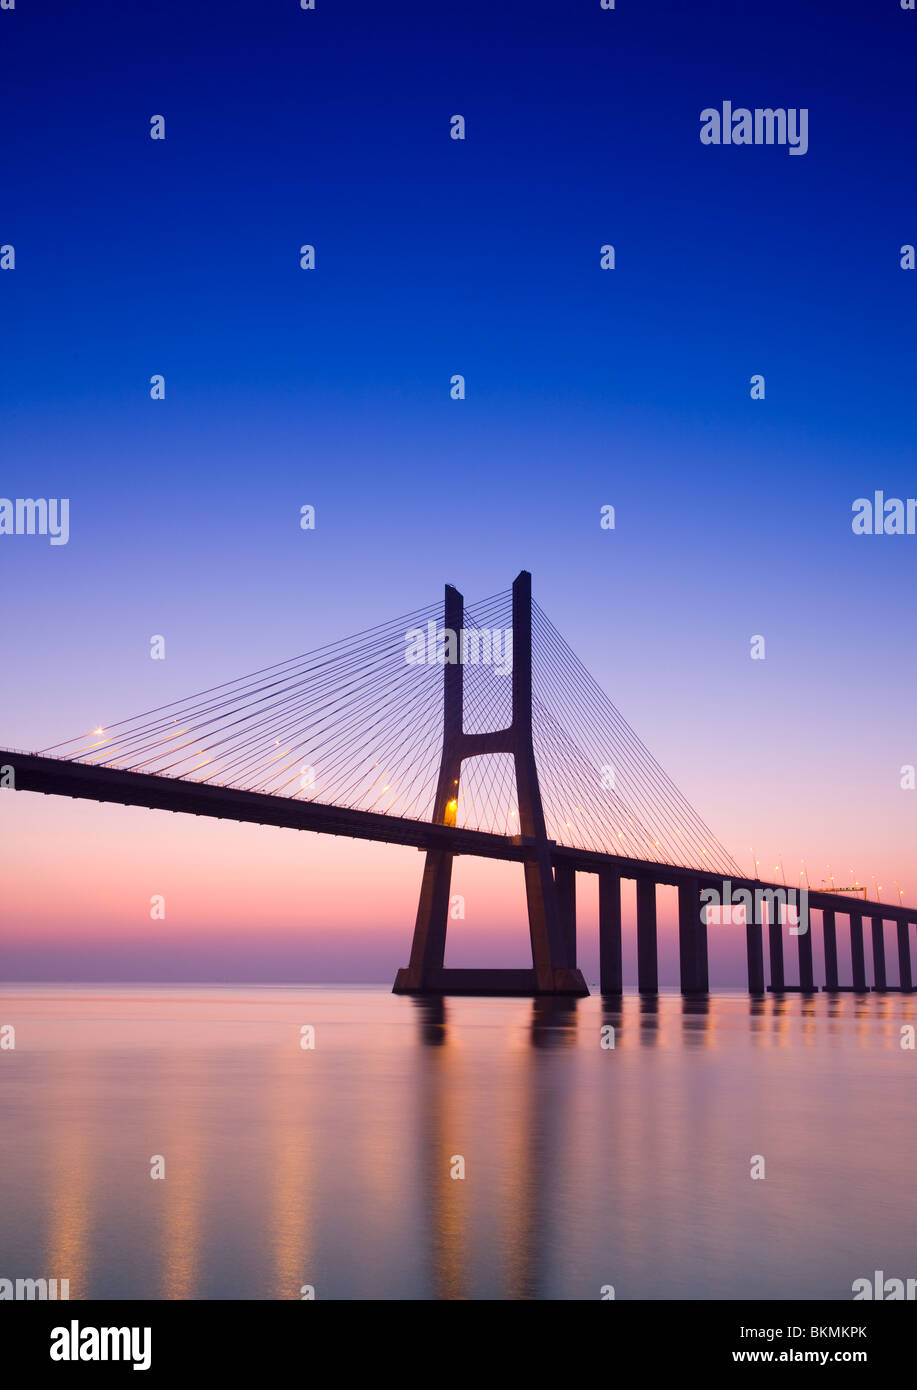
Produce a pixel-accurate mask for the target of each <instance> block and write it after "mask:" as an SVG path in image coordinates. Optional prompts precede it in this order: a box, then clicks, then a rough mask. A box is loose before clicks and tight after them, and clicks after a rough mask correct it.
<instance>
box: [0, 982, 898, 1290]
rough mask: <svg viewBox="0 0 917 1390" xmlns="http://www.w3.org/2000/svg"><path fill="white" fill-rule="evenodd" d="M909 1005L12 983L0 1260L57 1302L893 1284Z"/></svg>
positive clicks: (1, 1084)
mask: <svg viewBox="0 0 917 1390" xmlns="http://www.w3.org/2000/svg"><path fill="white" fill-rule="evenodd" d="M909 1021H917V1004H915V1002H914V1001H912V1000H911V999H910V998H908V997H895V996H888V997H886V998H885V999H880V998H878V997H876V998H871V999H866V1000H859V1001H857V1000H855V999H854V998H853V997H852V996H849V995H848V996H841V997H839V998H836V999H834V1000H828V999H827V998H825V997H824V996H822V997H821V998H819V999H818V1000H817V1001H814V1002H804V1001H803V1000H801V999H800V998H798V997H797V998H789V999H787V1000H786V1001H785V1002H779V1001H774V1000H768V1001H766V1002H765V1003H763V1004H752V1003H750V1001H748V1000H747V999H744V998H740V997H728V996H722V997H715V998H713V999H712V1000H711V1001H710V1002H709V1004H708V1005H706V1006H703V1005H700V1004H697V1003H693V1004H684V1003H683V1002H682V1000H681V999H680V998H678V997H677V996H672V997H666V996H663V997H662V998H660V1000H659V1001H658V1004H655V1005H649V1006H648V1005H642V1004H641V1002H640V1001H639V1000H638V999H636V998H627V999H625V1000H624V1004H623V1009H615V1010H610V1009H607V1008H603V1004H602V1001H601V1000H600V999H597V998H591V999H588V1000H584V1001H580V1002H578V1003H576V1004H572V1005H569V1006H560V1007H558V1006H548V1005H540V1004H538V1005H536V1004H533V1003H532V1001H529V1000H460V999H456V1000H449V1001H446V1003H445V1004H444V1005H440V1006H431V1005H429V1004H425V1005H421V1004H419V1003H418V1002H416V1001H413V1000H409V999H403V998H395V997H394V996H392V995H391V994H390V993H389V992H388V990H387V989H383V988H375V987H366V988H296V989H288V988H250V987H244V988H235V987H233V988H201V987H188V988H177V987H174V986H168V987H162V988H159V987H152V986H114V987H112V986H98V987H96V986H50V985H41V986H19V987H9V988H7V989H6V990H5V991H4V994H3V996H2V999H0V1024H6V1023H12V1024H13V1025H14V1026H15V1029H16V1048H15V1050H14V1051H9V1050H7V1051H0V1114H2V1128H0V1277H5V1278H16V1277H42V1276H44V1277H58V1278H65V1277H66V1278H69V1279H70V1281H71V1297H74V1298H83V1297H85V1298H124V1297H129V1298H156V1299H158V1298H211V1299H212V1298H261V1299H264V1298H270V1299H282V1298H293V1299H295V1298H299V1297H300V1288H301V1286H303V1285H306V1284H311V1285H313V1286H314V1288H315V1292H316V1297H318V1298H353V1299H359V1298H492V1299H518V1298H577V1299H579V1298H585V1299H596V1298H598V1297H599V1292H600V1288H601V1286H602V1285H604V1284H612V1285H614V1287H615V1290H616V1296H617V1297H618V1298H620V1299H626V1298H730V1297H732V1298H736V1297H752V1298H768V1299H780V1298H821V1297H826V1298H838V1299H845V1298H846V1299H849V1298H850V1296H851V1287H850V1286H851V1283H852V1281H853V1280H854V1279H855V1278H857V1277H859V1276H861V1275H871V1274H872V1272H873V1271H874V1270H876V1269H881V1270H884V1271H885V1272H886V1274H889V1275H895V1276H898V1277H908V1276H914V1275H917V1240H915V1236H917V1216H915V1199H914V1196H913V1176H912V1174H913V1163H914V1153H915V1144H917V1106H915V1100H917V1052H914V1051H905V1050H902V1048H901V1045H900V1036H901V1033H900V1030H901V1025H902V1023H906V1022H909ZM607 1023H610V1024H612V1025H613V1027H614V1029H615V1044H616V1045H615V1047H614V1050H610V1049H603V1048H602V1047H601V1045H600V1043H601V1037H602V1026H603V1024H607ZM303 1025H311V1026H312V1027H313V1028H314V1029H315V1048H314V1050H304V1049H303V1048H302V1047H301V1046H300V1040H301V1028H302V1026H303ZM755 1154H760V1155H763V1156H764V1159H765V1163H766V1178H765V1180H764V1181H752V1180H751V1178H750V1176H749V1174H750V1165H751V1158H752V1155H755ZM154 1155H161V1156H162V1157H163V1159H164V1160H165V1174H166V1175H165V1179H164V1180H158V1181H154V1180H152V1179H151V1177H150V1165H151V1159H152V1158H153V1156H154ZM456 1155H460V1156H461V1157H462V1158H463V1159H464V1163H465V1177H464V1179H454V1178H452V1177H451V1176H450V1168H451V1167H452V1166H453V1160H454V1157H455V1156H456Z"/></svg>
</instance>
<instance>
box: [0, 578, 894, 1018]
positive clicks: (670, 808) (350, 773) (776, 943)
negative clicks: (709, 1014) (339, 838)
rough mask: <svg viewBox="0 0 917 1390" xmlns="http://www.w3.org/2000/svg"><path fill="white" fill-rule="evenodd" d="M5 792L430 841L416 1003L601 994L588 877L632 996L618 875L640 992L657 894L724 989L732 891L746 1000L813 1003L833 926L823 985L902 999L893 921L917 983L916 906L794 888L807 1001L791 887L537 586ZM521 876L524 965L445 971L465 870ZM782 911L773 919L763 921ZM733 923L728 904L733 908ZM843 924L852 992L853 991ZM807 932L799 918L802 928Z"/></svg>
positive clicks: (331, 657)
mask: <svg viewBox="0 0 917 1390" xmlns="http://www.w3.org/2000/svg"><path fill="white" fill-rule="evenodd" d="M0 768H7V769H11V773H8V774H7V777H6V779H5V780H6V781H7V782H9V783H10V784H11V785H13V786H14V787H15V789H16V790H19V791H32V792H41V793H45V794H54V795H62V796H70V797H82V798H87V799H91V800H96V801H112V802H118V803H121V804H124V805H136V806H146V807H149V808H152V809H163V810H170V811H175V812H187V813H191V814H195V815H207V816H215V817H220V818H224V819H233V820H239V821H250V822H257V823H261V824H266V825H277V826H286V827H290V828H294V829H301V830H312V831H316V832H318V833H322V834H332V835H346V836H351V837H353V838H357V839H368V840H377V841H383V842H385V843H390V844H401V845H413V846H416V847H417V848H419V849H423V850H425V851H426V861H425V865H424V870H423V878H422V883H421V889H420V900H419V905H418V911H417V919H416V923H415V928H414V938H413V944H412V950H411V957H410V963H409V965H408V966H407V967H406V969H404V970H401V971H399V972H398V978H397V980H396V982H395V989H396V990H397V991H399V992H404V993H427V992H430V993H485V994H486V993H490V994H494V993H513V994H574V995H575V994H586V993H588V990H587V988H586V984H585V981H584V980H583V977H582V974H581V972H580V971H579V969H578V968H577V964H576V888H575V885H576V874H577V872H585V873H595V874H597V875H598V878H599V926H600V948H601V987H602V990H603V992H607V993H618V992H620V991H621V988H622V973H623V972H622V950H621V879H622V878H631V879H634V880H635V881H636V892H637V955H638V961H637V964H638V988H639V989H640V990H641V992H643V993H650V994H651V993H655V992H656V991H657V989H658V963H657V940H656V938H657V922H656V889H657V886H658V885H659V884H668V885H674V886H675V887H676V888H677V890H678V920H679V949H680V970H681V987H682V990H683V991H684V992H685V993H686V994H702V993H705V992H706V991H707V989H708V987H709V972H708V939H707V938H708V930H707V919H706V909H705V908H703V907H702V902H709V901H710V899H711V894H710V893H709V892H708V890H713V891H714V892H715V893H716V894H717V895H720V894H722V893H725V894H726V896H725V897H724V898H723V901H724V902H730V901H731V899H730V898H729V893H732V894H733V895H734V896H735V897H736V898H738V899H741V898H742V895H747V896H746V899H745V900H746V901H747V902H748V903H749V904H750V905H751V904H754V910H745V911H744V915H743V913H742V912H740V914H739V918H740V920H741V921H742V922H743V923H744V929H745V935H746V948H747V960H748V985H749V990H750V991H751V992H752V993H761V992H763V991H764V989H765V972H764V932H765V929H766V931H767V938H768V958H769V967H770V969H769V981H770V983H769V986H768V988H770V989H771V990H773V991H774V992H777V993H781V992H783V991H784V990H786V989H789V988H796V989H799V990H802V991H803V992H808V991H811V990H813V989H815V988H816V985H815V979H814V964H813V953H812V933H811V930H810V929H809V923H810V918H809V912H810V910H811V909H813V908H814V909H815V910H817V911H821V913H822V935H823V942H824V964H825V972H824V973H825V986H824V987H825V988H826V989H829V990H834V989H845V988H846V989H853V990H857V991H865V990H866V989H867V983H866V966H865V949H864V940H863V919H864V917H869V918H870V919H871V924H872V956H873V982H874V983H873V986H872V988H874V989H877V990H884V989H887V988H890V986H888V983H887V971H886V961H885V937H884V922H885V921H886V920H890V921H893V922H894V923H895V924H896V926H897V947H898V969H899V981H900V984H899V985H898V986H895V987H894V988H900V989H901V990H903V991H910V990H911V988H912V977H911V956H910V923H912V922H915V921H917V909H908V908H904V907H901V906H892V905H889V904H883V903H870V902H865V901H860V900H859V899H857V900H855V901H850V900H848V899H841V898H839V897H838V895H836V894H831V893H818V892H811V893H808V894H804V893H803V894H799V895H798V901H797V900H796V896H795V894H794V891H793V890H791V892H790V900H791V901H790V909H791V911H794V912H795V914H796V916H795V922H794V925H793V926H792V927H791V928H790V931H791V933H792V934H794V935H795V936H796V940H797V943H798V953H799V985H798V986H789V985H787V983H786V979H785V970H784V933H785V930H786V923H785V922H784V923H781V921H780V912H781V906H782V905H785V900H786V890H785V887H783V886H782V885H776V884H767V883H763V882H761V881H759V880H757V879H748V878H747V877H746V876H744V875H743V874H742V872H741V870H740V868H739V866H738V865H737V864H736V863H735V861H734V860H733V859H732V858H731V856H730V855H729V853H728V852H727V851H726V850H725V849H724V848H723V846H722V845H721V844H720V842H719V841H718V840H717V838H716V837H715V835H714V834H713V832H712V831H711V830H710V829H709V827H708V826H707V825H706V824H705V823H704V822H703V820H702V819H701V818H700V817H699V816H698V815H697V813H696V812H695V811H694V810H693V808H692V807H691V805H690V804H689V803H688V801H687V800H686V799H685V797H684V796H683V795H682V794H681V792H680V791H679V790H678V789H677V787H675V785H674V784H673V783H672V781H671V779H670V778H669V777H668V776H667V775H666V773H665V772H664V770H663V769H662V768H661V767H660V765H659V764H658V763H657V762H656V760H655V759H654V758H653V757H652V755H651V754H650V753H649V751H648V750H647V748H646V747H645V746H644V745H643V743H641V741H640V739H639V738H638V737H637V736H636V734H635V733H634V731H633V730H632V729H631V728H630V726H629V725H628V724H627V723H626V721H625V720H624V719H623V718H622V716H621V715H620V713H619V712H618V710H617V709H616V708H615V706H614V705H613V704H612V703H611V701H610V700H609V699H608V698H607V696H606V695H605V694H604V692H603V691H602V690H601V689H600V688H599V687H598V685H597V684H596V683H595V681H594V680H593V679H592V678H591V676H590V675H589V673H588V672H587V671H586V669H585V667H584V666H583V665H582V663H581V662H580V661H579V660H578V658H577V657H576V655H575V654H574V652H573V651H572V650H571V648H570V647H569V646H568V644H567V643H566V642H565V641H564V639H563V637H562V636H561V634H560V633H559V632H558V631H557V629H556V628H555V627H554V626H553V624H552V623H551V622H550V620H549V619H548V617H547V616H546V614H545V613H544V612H543V611H542V610H541V608H540V607H539V606H538V605H537V604H536V603H534V602H533V600H532V594H531V576H530V575H529V574H528V573H526V572H523V573H522V574H520V575H519V576H518V577H517V579H516V580H515V582H514V584H513V587H512V589H511V590H510V591H507V592H505V593H501V594H496V595H493V596H492V597H490V598H488V599H484V600H482V601H481V602H479V603H475V604H474V605H469V606H466V605H465V603H464V600H463V598H462V595H461V594H460V593H459V592H458V591H457V590H456V589H454V588H453V587H452V586H451V585H447V587H446V591H445V599H444V602H443V603H439V604H431V605H428V606H427V607H425V608H421V609H418V610H417V611H415V612H413V613H409V614H405V615H402V616H401V617H399V618H396V619H393V620H392V621H390V622H387V623H383V624H380V625H379V626H377V627H373V628H369V629H366V630H365V631H363V632H360V633H358V634H356V635H355V636H353V637H350V638H347V639H344V640H343V641H340V642H334V643H330V644H328V645H326V646H324V647H321V648H319V649H317V650H315V651H311V652H308V653H305V654H304V655H301V656H297V657H293V658H291V659H290V660H288V661H284V662H280V663H278V664H277V665H274V666H271V667H267V668H264V669H262V670H260V671H256V672H253V673H252V674H250V675H248V676H244V677H240V678H239V679H237V680H232V681H228V682H225V683H224V684H222V685H218V686H213V687H211V688H210V689H208V690H205V691H202V692H200V693H199V694H197V695H194V696H190V697H188V698H187V699H184V700H178V701H175V702H173V703H171V704H168V705H163V706H160V707H158V708H156V709H152V710H148V711H146V712H145V713H143V714H140V715H137V716H135V717H134V718H131V719H126V720H123V721H121V722H120V723H117V724H111V725H106V726H104V727H100V728H98V729H95V730H93V731H92V732H91V733H89V734H85V735H83V736H81V737H79V738H76V739H71V740H68V741H67V742H65V743H62V744H57V745H54V746H52V747H49V748H46V749H43V750H42V751H41V752H39V753H19V752H14V751H6V752H3V751H0ZM457 854H471V855H480V856H483V857H489V858H496V859H505V860H510V861H514V862H518V863H520V864H521V865H522V866H523V873H524V878H525V886H526V899H527V905H528V916H529V929H530V936H531V943H532V968H531V969H530V970H529V969H526V970H490V969H484V970H451V969H447V968H446V967H445V965H444V958H445V946H446V928H447V922H448V915H449V903H450V887H451V875H452V864H453V859H454V857H455V855H457ZM762 902H764V904H765V907H764V913H763V917H762V913H761V911H760V910H758V909H759V907H760V904H761V903H762ZM731 911H732V909H731V907H730V912H731ZM838 912H841V913H842V914H846V915H847V916H848V919H849V930H850V939H851V964H852V972H851V973H852V981H851V983H850V984H849V985H842V984H841V983H840V982H839V979H838V963H837V936H836V932H837V926H836V915H837V913H838ZM787 920H789V918H787Z"/></svg>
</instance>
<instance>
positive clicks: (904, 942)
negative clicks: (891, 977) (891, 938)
mask: <svg viewBox="0 0 917 1390" xmlns="http://www.w3.org/2000/svg"><path fill="white" fill-rule="evenodd" d="M910 930H911V928H910V925H909V923H907V922H899V923H898V980H899V982H900V985H901V993H902V994H910V993H911V992H912V990H913V988H914V982H913V979H912V978H911V939H910Z"/></svg>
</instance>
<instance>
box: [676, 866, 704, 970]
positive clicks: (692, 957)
mask: <svg viewBox="0 0 917 1390" xmlns="http://www.w3.org/2000/svg"><path fill="white" fill-rule="evenodd" d="M678 955H679V965H680V971H681V992H682V994H707V993H708V992H709V989H710V981H709V978H708V970H707V922H706V918H705V919H704V920H703V921H702V920H701V905H700V884H699V882H698V880H697V879H696V878H687V879H683V880H682V882H681V883H679V885H678Z"/></svg>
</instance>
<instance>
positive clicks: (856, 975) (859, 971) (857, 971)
mask: <svg viewBox="0 0 917 1390" xmlns="http://www.w3.org/2000/svg"><path fill="white" fill-rule="evenodd" d="M850 965H851V969H852V973H853V988H854V993H856V994H866V993H867V991H868V989H869V986H868V985H867V983H866V954H865V951H864V949H863V914H862V912H851V913H850Z"/></svg>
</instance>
